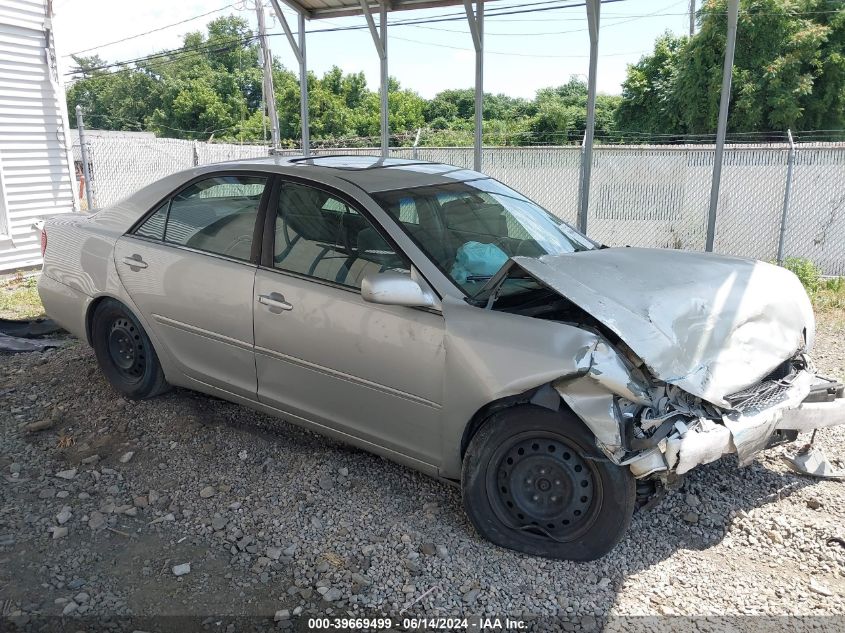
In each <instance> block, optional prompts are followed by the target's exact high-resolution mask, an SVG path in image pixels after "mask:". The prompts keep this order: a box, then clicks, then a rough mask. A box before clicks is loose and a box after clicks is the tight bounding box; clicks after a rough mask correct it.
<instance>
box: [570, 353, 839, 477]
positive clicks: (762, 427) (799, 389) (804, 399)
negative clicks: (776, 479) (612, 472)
mask: <svg viewBox="0 0 845 633" xmlns="http://www.w3.org/2000/svg"><path fill="white" fill-rule="evenodd" d="M622 347H623V349H624V344H623V345H622ZM620 352H621V353H620ZM620 352H617V351H616V350H615V349H614V346H612V345H611V344H610V343H608V342H607V341H604V340H601V339H599V342H598V343H597V344H596V346H595V348H594V349H593V350H591V353H590V355H589V362H588V364H587V366H586V368H585V372H584V373H583V374H582V375H579V376H576V377H567V378H563V379H561V380H559V381H557V382H556V383H555V384H554V387H555V389H556V390H557V392H558V393H559V394H560V396H561V398H562V399H563V400H564V402H566V404H567V405H568V406H569V407H570V408H571V409H572V410H573V411H574V412H575V413H576V414H577V415H578V416H579V417H580V418H581V419H582V420H583V421H584V422H585V423H586V424H587V426H589V427H590V428H591V430H593V432H594V433H595V434H596V441H597V444H598V446H599V447H600V448H601V449H602V451H603V452H604V453H605V454H606V455H607V456H608V457H609V458H610V459H611V461H613V462H614V463H616V464H618V465H624V466H628V467H629V468H630V469H631V472H632V473H633V474H634V476H635V477H637V478H644V477H648V476H649V475H656V474H675V475H683V474H684V473H686V472H688V471H690V470H691V469H693V468H695V467H696V466H699V465H702V464H707V463H710V462H713V461H715V460H717V459H719V458H721V457H723V456H725V455H728V454H731V453H736V454H737V457H738V460H739V464H740V466H745V465H747V464H748V463H750V462H751V460H752V459H753V458H754V456H755V455H756V454H757V453H758V452H760V451H761V450H763V449H764V448H766V447H767V446H769V445H770V444H771V443H773V442H776V441H777V440H778V439H781V438H783V439H787V440H791V439H794V438H795V436H796V435H797V433H798V432H799V431H808V430H812V429H815V428H819V427H822V426H833V425H836V424H845V397H843V385H842V384H841V383H837V382H835V381H832V380H829V379H827V378H822V377H818V376H816V375H815V373H814V371H813V368H812V365H811V363H810V361H809V358H808V357H807V356H806V355H805V354H803V353H801V354H798V355H796V356H795V357H794V358H792V359H790V360H788V361H785V362H784V363H782V364H781V365H780V366H779V367H778V368H777V369H776V370H775V371H773V372H771V373H770V374H769V375H768V376H766V377H765V378H764V379H763V380H761V381H760V382H758V383H757V384H755V385H753V386H751V387H748V388H746V389H743V390H741V391H738V392H736V393H734V394H731V395H729V396H727V398H726V400H727V401H728V403H729V404H728V406H718V405H714V404H712V403H709V402H706V401H704V400H702V399H701V398H700V397H697V396H693V395H691V394H689V393H687V392H686V391H684V390H683V389H681V388H680V387H678V386H676V385H672V384H668V383H665V382H661V381H659V380H654V379H649V378H648V377H647V372H646V371H645V370H644V368H643V367H637V366H636V365H635V364H634V363H632V362H631V361H630V360H629V358H630V356H632V353H631V352H630V350H625V351H621V350H620ZM625 352H627V354H626V353H625Z"/></svg>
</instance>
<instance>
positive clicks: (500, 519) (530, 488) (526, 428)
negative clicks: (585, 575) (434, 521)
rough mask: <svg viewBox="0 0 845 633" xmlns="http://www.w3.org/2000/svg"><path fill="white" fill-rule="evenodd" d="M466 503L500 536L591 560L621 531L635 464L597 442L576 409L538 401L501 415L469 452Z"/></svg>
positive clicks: (491, 534) (511, 543) (630, 503)
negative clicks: (612, 457)
mask: <svg viewBox="0 0 845 633" xmlns="http://www.w3.org/2000/svg"><path fill="white" fill-rule="evenodd" d="M462 487H463V493H464V494H463V497H464V506H465V508H466V510H467V514H468V515H469V517H470V519H471V520H472V522H473V524H474V525H475V527H476V529H478V531H479V532H480V533H481V534H482V535H483V536H485V537H486V538H488V539H490V540H491V541H493V542H494V543H497V544H499V545H502V546H504V547H508V548H511V549H515V550H518V551H522V552H526V553H529V554H538V555H542V556H549V557H552V558H565V559H573V560H591V559H594V558H598V557H600V556H602V555H603V554H605V553H606V552H608V551H609V550H610V549H611V548H612V547H613V546H614V545H615V544H616V543H617V542H618V541H619V539H620V538H621V537H622V535H623V534H624V532H625V530H626V529H627V526H628V523H629V522H630V518H631V515H632V514H633V510H634V505H635V500H636V492H635V488H634V479H633V477H632V475H631V473H630V471H629V470H628V469H626V468H620V467H618V466H616V465H614V464H613V463H611V462H610V461H609V460H607V458H606V457H604V456H603V455H602V454H601V453H600V452H599V451H598V449H597V448H596V447H595V441H594V439H593V437H592V434H591V433H590V432H589V430H588V429H587V428H586V427H585V426H584V425H583V424H582V423H581V421H580V420H578V419H577V418H576V417H575V416H574V415H572V414H571V413H569V412H564V411H551V410H549V409H543V408H540V407H535V406H519V407H513V408H511V409H506V410H504V411H501V412H499V413H496V414H494V415H493V416H492V417H491V418H490V419H489V420H487V421H486V422H485V424H484V425H483V426H482V427H481V429H480V430H479V431H478V432H477V433H476V435H475V436H474V437H473V438H472V440H471V441H470V443H469V446H468V448H467V452H466V455H465V457H464V469H463V477H462Z"/></svg>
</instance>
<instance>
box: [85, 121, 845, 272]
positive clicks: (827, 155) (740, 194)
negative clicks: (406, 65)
mask: <svg viewBox="0 0 845 633" xmlns="http://www.w3.org/2000/svg"><path fill="white" fill-rule="evenodd" d="M77 143H78V141H77ZM88 146H89V161H90V168H91V180H92V185H93V191H94V199H95V204H96V206H108V205H110V204H113V203H114V202H116V201H117V200H119V199H121V198H123V197H125V196H126V195H128V194H130V193H132V192H133V191H135V190H136V189H138V188H140V187H142V186H143V185H145V184H147V183H150V182H152V181H154V180H156V179H157V178H161V177H162V176H165V175H167V174H170V173H172V172H174V171H177V170H180V169H188V168H190V167H193V166H196V165H205V164H209V163H214V162H220V161H226V160H234V159H239V158H255V157H258V156H266V155H267V153H268V148H266V147H261V146H250V145H234V144H217V143H201V142H195V141H182V140H176V139H156V138H149V137H145V138H138V139H133V138H129V137H114V138H110V137H101V138H92V139H88ZM74 149H75V152H76V156H77V160H81V159H80V158H79V148H78V145H77V147H75V148H74ZM277 153H280V154H290V155H299V154H300V152H298V151H295V150H290V151H285V152H277ZM313 153H314V154H315V155H321V154H352V155H377V154H378V153H379V150H378V148H350V149H337V148H326V149H320V150H314V151H313ZM789 153H790V147H789V145H786V144H772V145H730V146H728V147H727V148H726V149H725V154H724V162H723V168H722V182H721V186H720V193H719V207H718V214H717V218H716V239H715V249H714V250H715V251H716V252H718V253H724V254H729V255H737V256H741V257H751V258H755V259H762V260H770V261H773V260H775V259H776V258H777V255H778V247H779V242H780V239H781V233H782V229H783V253H784V255H785V256H787V257H788V256H795V257H806V258H809V259H811V260H812V261H814V262H815V263H816V264H817V265H818V266H820V267H821V269H822V270H823V271H824V273H825V274H829V275H845V144H843V143H839V144H833V143H829V144H798V145H796V146H795V152H794V169H793V173H792V187H791V192H790V196H789V199H788V213H787V214H784V204H785V193H786V182H787V174H788V160H789ZM714 154H715V151H714V147H713V146H712V145H674V146H665V145H662V146H632V145H626V146H618V145H615V146H597V147H596V148H595V149H594V152H593V169H592V180H591V184H590V204H589V210H588V215H587V233H588V235H589V236H590V237H592V238H593V239H595V240H597V241H599V242H601V243H604V244H608V245H611V246H624V245H630V246H643V247H654V248H681V249H689V250H704V246H705V240H706V231H707V214H708V209H709V200H710V185H711V177H712V173H713V159H714ZM391 156H393V157H395V158H416V159H419V160H428V161H435V162H442V163H448V164H452V165H457V166H460V167H465V168H471V166H472V163H473V151H472V148H468V147H419V148H411V147H399V148H395V149H392V150H391ZM482 164H483V165H484V172H485V173H487V174H489V175H491V176H493V177H494V178H497V179H498V180H501V181H502V182H504V183H505V184H507V185H509V186H511V187H513V188H514V189H517V190H518V191H520V192H522V193H523V194H525V195H527V196H528V197H530V198H532V199H533V200H536V201H537V202H538V203H540V204H541V205H543V206H544V207H546V208H547V209H549V210H550V211H552V212H553V213H555V214H556V215H557V216H558V217H560V218H561V219H563V220H565V221H567V222H569V223H570V224H575V222H576V218H577V213H578V199H579V196H578V192H579V179H580V173H581V150H580V148H579V147H576V146H563V147H548V146H541V147H491V148H485V149H484V151H483V163H482ZM784 220H785V221H784Z"/></svg>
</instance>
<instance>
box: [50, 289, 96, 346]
mask: <svg viewBox="0 0 845 633" xmlns="http://www.w3.org/2000/svg"><path fill="white" fill-rule="evenodd" d="M38 295H39V296H40V297H41V303H42V304H43V305H44V312H45V313H46V314H47V316H49V317H50V318H51V319H53V321H55V322H56V323H58V324H59V325H61V326H62V327H63V328H64V329H66V330H67V331H68V332H70V333H71V334H73V335H74V336H76V337H77V338H79V339H81V340H83V341H86V342H87V340H88V336H87V333H86V328H85V315H86V314H87V311H88V306H89V305H90V303H91V301H92V298H91V297H89V296H88V295H86V294H83V293H82V292H80V291H78V290H75V289H74V288H71V287H70V286H66V285H65V284H63V283H61V282H59V281H56V280H55V279H53V278H52V277H49V276H47V275H46V274H43V273H42V274H41V277H39V278H38Z"/></svg>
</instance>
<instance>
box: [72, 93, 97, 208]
mask: <svg viewBox="0 0 845 633" xmlns="http://www.w3.org/2000/svg"><path fill="white" fill-rule="evenodd" d="M76 129H77V131H78V132H79V151H80V152H81V153H82V177H83V178H84V179H85V201H86V202H87V203H88V210H89V211H91V210H92V209H93V208H94V194H93V192H92V191H91V185H92V183H91V171H90V169H89V168H88V141H87V140H86V139H85V126H84V125H83V123H82V106H81V105H77V106H76Z"/></svg>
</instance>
